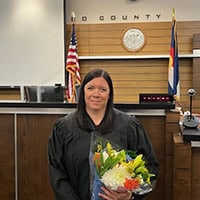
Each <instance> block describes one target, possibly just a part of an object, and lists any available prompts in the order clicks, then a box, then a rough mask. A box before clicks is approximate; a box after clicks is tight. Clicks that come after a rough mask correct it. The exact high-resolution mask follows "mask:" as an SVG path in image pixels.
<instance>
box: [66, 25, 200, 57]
mask: <svg viewBox="0 0 200 200" xmlns="http://www.w3.org/2000/svg"><path fill="white" fill-rule="evenodd" d="M66 26H67V30H68V31H70V28H69V27H70V26H71V25H69V24H68V25H66ZM76 27H77V40H78V44H79V43H80V44H79V45H80V49H79V55H86V54H87V53H88V51H85V50H86V49H88V48H89V54H87V56H97V55H146V54H149V55H160V54H169V47H170V39H171V22H146V23H141V22H138V23H111V24H109V23H105V24H85V25H84V24H76ZM131 27H138V28H140V29H142V30H143V32H144V34H145V36H146V45H145V46H144V48H143V49H142V50H141V51H139V52H134V53H133V52H129V51H127V50H126V49H124V48H123V46H122V44H121V37H122V35H123V33H124V32H125V30H126V29H127V28H131ZM87 31H88V33H87ZM198 32H200V22H193V21H188V22H182V21H180V22H179V21H177V34H178V41H179V52H180V53H181V54H187V53H191V52H192V48H193V47H192V37H193V33H198ZM67 35H69V33H68V34H67ZM82 41H84V43H83V42H82ZM68 43H69V42H68ZM68 43H67V44H68ZM88 44H89V46H88ZM84 45H86V46H85V47H84Z"/></svg>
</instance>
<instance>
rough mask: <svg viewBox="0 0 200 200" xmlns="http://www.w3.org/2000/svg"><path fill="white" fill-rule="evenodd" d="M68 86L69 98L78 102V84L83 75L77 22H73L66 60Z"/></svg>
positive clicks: (69, 100)
mask: <svg viewBox="0 0 200 200" xmlns="http://www.w3.org/2000/svg"><path fill="white" fill-rule="evenodd" d="M66 71H67V77H66V86H67V94H66V96H67V100H68V102H69V103H73V102H76V87H75V86H76V85H80V83H81V76H80V68H79V60H78V53H77V39H76V32H75V24H74V23H73V24H72V30H71V38H70V44H69V48H68V53H67V61H66Z"/></svg>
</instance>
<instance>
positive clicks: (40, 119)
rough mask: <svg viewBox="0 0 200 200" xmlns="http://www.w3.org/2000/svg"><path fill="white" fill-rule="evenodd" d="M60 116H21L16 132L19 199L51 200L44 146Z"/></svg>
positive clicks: (51, 194) (45, 148) (45, 146)
mask: <svg viewBox="0 0 200 200" xmlns="http://www.w3.org/2000/svg"><path fill="white" fill-rule="evenodd" d="M58 117H60V115H53V114H51V115H50V114H49V115H48V114H31V115H29V114H21V115H18V119H17V132H18V139H17V141H18V144H17V147H18V154H17V156H18V188H19V189H18V198H19V199H20V200H27V199H28V200H36V199H37V200H44V199H48V200H53V199H54V197H53V193H52V190H51V187H50V184H49V177H48V167H47V143H48V137H49V135H50V134H51V131H52V127H53V124H54V122H55V120H56V119H57V118H58Z"/></svg>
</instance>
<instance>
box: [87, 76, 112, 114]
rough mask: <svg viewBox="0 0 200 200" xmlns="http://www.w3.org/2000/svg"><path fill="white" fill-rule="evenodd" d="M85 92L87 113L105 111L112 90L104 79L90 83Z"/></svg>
mask: <svg viewBox="0 0 200 200" xmlns="http://www.w3.org/2000/svg"><path fill="white" fill-rule="evenodd" d="M84 92H85V104H86V110H87V111H89V112H90V111H91V112H93V111H105V109H106V106H107V103H108V99H109V94H110V89H109V86H108V83H107V81H106V80H105V79H104V78H103V77H97V78H94V79H92V80H91V81H89V82H88V83H87V84H86V85H85V87H84Z"/></svg>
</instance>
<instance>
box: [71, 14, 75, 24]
mask: <svg viewBox="0 0 200 200" xmlns="http://www.w3.org/2000/svg"><path fill="white" fill-rule="evenodd" d="M71 21H72V22H75V21H76V16H75V13H74V12H72V14H71Z"/></svg>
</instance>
